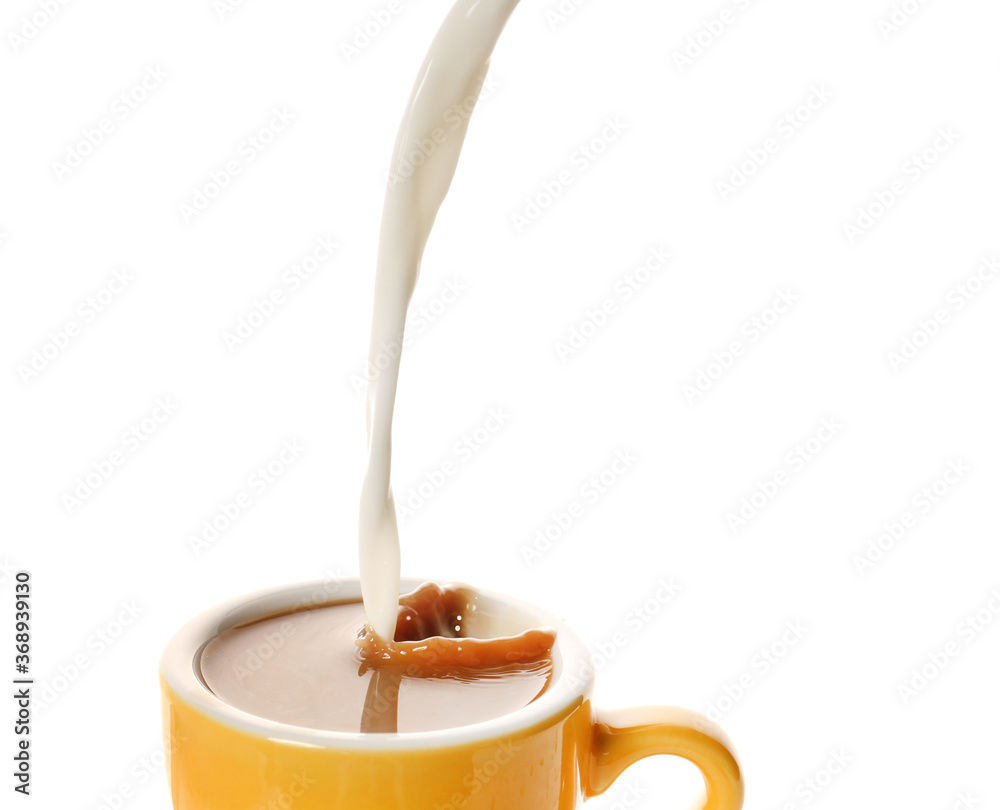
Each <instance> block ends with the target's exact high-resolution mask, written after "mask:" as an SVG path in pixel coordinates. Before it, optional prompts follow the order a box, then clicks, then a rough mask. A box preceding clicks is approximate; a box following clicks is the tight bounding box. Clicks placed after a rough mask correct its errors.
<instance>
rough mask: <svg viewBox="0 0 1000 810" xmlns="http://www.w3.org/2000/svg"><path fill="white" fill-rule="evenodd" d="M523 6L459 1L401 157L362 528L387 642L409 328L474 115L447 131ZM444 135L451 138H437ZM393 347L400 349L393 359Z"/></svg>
mask: <svg viewBox="0 0 1000 810" xmlns="http://www.w3.org/2000/svg"><path fill="white" fill-rule="evenodd" d="M517 3H518V0H458V2H457V3H455V5H454V7H453V8H452V10H451V12H450V13H449V14H448V16H447V18H446V19H445V21H444V24H443V25H442V26H441V29H440V30H439V31H438V34H437V36H436V37H435V38H434V42H433V43H432V44H431V48H430V51H429V52H428V54H427V57H426V58H425V59H424V63H423V65H422V66H421V68H420V73H419V74H418V75H417V81H416V83H415V84H414V86H413V92H412V94H411V95H410V101H409V104H408V105H407V108H406V113H405V114H404V115H403V123H402V125H401V126H400V128H399V134H398V135H397V136H396V145H395V147H394V149H393V158H392V166H391V169H390V172H389V175H390V177H391V178H392V179H391V180H390V182H389V187H388V189H387V190H386V195H385V206H384V208H383V210H382V232H381V237H380V239H379V248H378V266H377V269H376V273H375V307H374V313H373V315H372V337H371V344H370V348H369V352H368V359H369V361H370V363H371V366H370V367H371V368H378V367H379V366H378V365H376V361H377V360H381V361H382V363H383V364H384V361H385V358H388V359H389V363H388V365H385V366H384V368H383V369H382V371H381V373H379V374H378V375H377V376H376V377H375V379H373V380H372V381H371V383H370V384H369V387H368V401H367V422H368V471H367V473H366V475H365V480H364V485H363V486H362V489H361V510H360V519H359V524H358V539H359V544H360V555H361V589H362V593H363V595H364V603H365V612H366V614H367V617H368V623H369V624H370V625H371V627H372V629H373V630H374V631H375V632H376V633H377V634H378V635H380V636H382V638H385V639H390V640H391V639H392V637H393V635H394V633H395V629H396V613H397V610H398V606H399V530H398V528H397V526H396V504H395V502H394V501H393V497H392V487H391V485H390V483H389V478H390V467H391V462H392V413H393V407H394V405H395V400H396V384H397V382H398V380H399V355H400V353H401V347H402V335H403V328H404V325H405V323H406V311H407V308H408V307H409V304H410V298H411V297H412V295H413V288H414V286H415V285H416V283H417V276H418V275H419V274H420V261H421V258H422V257H423V253H424V246H425V245H426V244H427V237H428V236H429V235H430V232H431V228H432V227H433V226H434V219H435V217H436V216H437V212H438V209H439V208H440V207H441V203H442V202H443V201H444V198H445V195H446V194H447V193H448V188H449V187H450V186H451V181H452V178H453V177H454V175H455V168H456V167H457V166H458V157H459V155H460V154H461V152H462V144H463V143H464V142H465V133H466V131H467V129H468V120H469V119H468V117H464V118H463V119H462V123H461V124H460V125H459V126H457V127H455V128H452V123H453V121H454V119H453V118H451V119H448V123H447V125H446V120H445V115H446V113H447V111H448V110H449V109H450V108H452V106H453V105H454V104H456V103H464V102H465V101H466V99H468V98H470V97H472V98H478V94H479V90H480V88H481V87H482V85H483V81H484V80H485V78H486V72H487V71H488V70H489V65H490V55H491V54H492V53H493V48H494V46H495V45H496V42H497V39H498V38H499V37H500V33H501V32H502V31H503V29H504V26H505V25H506V24H507V20H508V19H509V18H510V15H511V13H512V12H513V11H514V8H515V6H517ZM435 130H438V131H440V132H445V133H447V134H446V135H445V136H444V138H441V137H440V136H439V137H438V138H435V137H434V135H435ZM428 144H431V145H432V148H431V147H428ZM418 163H419V164H420V165H417V164H418ZM388 347H400V350H399V351H396V350H391V351H386V349H387V348H388Z"/></svg>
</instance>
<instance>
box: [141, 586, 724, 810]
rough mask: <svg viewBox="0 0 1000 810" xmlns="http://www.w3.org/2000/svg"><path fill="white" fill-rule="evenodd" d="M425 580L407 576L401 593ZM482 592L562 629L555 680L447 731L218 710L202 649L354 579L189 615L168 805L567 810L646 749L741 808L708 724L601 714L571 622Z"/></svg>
mask: <svg viewBox="0 0 1000 810" xmlns="http://www.w3.org/2000/svg"><path fill="white" fill-rule="evenodd" d="M420 582H421V581H420V580H409V581H405V582H404V583H403V589H404V591H410V590H413V589H414V588H415V587H416V586H417V585H419V584H420ZM477 593H478V594H479V598H480V600H481V601H480V604H481V605H482V606H483V608H484V609H486V610H490V611H492V612H493V614H494V615H495V616H496V617H497V621H498V629H499V630H500V631H502V632H512V631H513V632H520V631H521V630H524V629H528V628H530V627H541V626H547V627H553V628H555V629H556V631H557V634H558V635H557V641H556V647H555V651H554V664H555V671H554V675H553V679H552V683H551V685H550V687H549V689H548V690H546V691H545V692H544V693H543V694H542V695H541V696H540V697H539V698H538V699H537V700H535V701H534V702H533V703H531V704H530V705H528V706H526V707H525V708H523V709H520V710H518V711H516V712H512V713H510V714H508V715H505V716H504V717H500V718H497V719H495V720H492V721H489V722H485V723H477V724H475V725H469V726H463V727H460V728H454V729H446V730H442V731H430V732H421V733H406V734H360V733H358V734H350V733H342V732H329V731H315V730H312V729H306V728H300V727H297V726H289V725H284V724H282V723H276V722H272V721H270V720H265V719H263V718H260V717H255V716H253V715H250V714H247V713H246V712H242V711H240V710H238V709H235V708H233V707H232V706H229V705H227V704H225V703H223V702H222V701H221V700H219V699H218V698H217V697H216V696H215V695H214V694H213V693H212V692H211V691H209V689H208V687H207V686H206V685H205V683H204V681H203V680H202V678H201V674H200V654H201V650H202V649H203V648H204V646H205V644H206V643H208V642H209V641H210V640H211V639H212V638H214V637H215V636H217V635H218V634H219V633H221V632H222V631H224V630H227V629H229V628H231V627H237V626H240V625H244V624H247V623H250V622H253V621H256V620H259V619H262V618H266V617H269V616H275V615H280V614H283V613H287V612H290V611H294V610H301V609H304V608H309V607H319V606H321V605H330V604H338V603H345V602H357V601H360V599H361V587H360V584H359V583H358V581H357V580H356V579H338V580H327V581H320V582H312V583H305V584H302V585H292V586H286V587H280V588H274V589H271V590H267V591H262V592H259V593H256V594H251V595H249V596H246V597H242V598H239V599H236V600H233V601H231V602H228V603H226V604H223V605H220V606H218V607H216V608H213V609H211V610H209V611H207V612H206V613H204V614H202V615H201V616H199V617H198V618H196V619H194V620H193V621H191V622H190V623H189V624H187V625H186V626H185V627H184V628H182V629H181V630H180V631H179V632H178V633H177V635H175V636H174V638H173V639H172V640H171V641H170V643H169V645H168V646H167V649H166V650H165V652H164V654H163V659H162V661H161V667H160V681H161V686H162V690H163V721H164V730H165V734H166V745H165V749H166V751H167V759H168V774H169V778H170V787H171V792H172V794H173V802H174V808H175V810H487V808H490V810H571V808H575V807H578V806H579V805H581V804H582V803H583V802H584V801H585V800H586V799H588V798H589V797H591V796H596V795H598V794H600V793H603V792H604V791H605V790H607V788H608V787H609V786H610V785H611V784H612V782H614V781H615V779H617V778H618V776H619V775H620V774H621V773H622V772H623V771H624V770H625V768H627V767H628V766H629V765H631V764H632V763H633V762H635V761H637V760H639V759H642V758H643V757H648V756H652V755H654V754H673V755H675V756H680V757H683V758H685V759H688V760H690V761H691V762H693V763H694V764H695V765H697V766H698V768H699V769H700V770H701V772H702V774H703V775H704V778H705V788H706V792H705V797H704V799H703V801H702V803H701V805H700V806H701V807H703V808H704V810H740V808H741V807H742V805H743V778H742V775H741V772H740V766H739V762H738V760H737V757H736V753H735V751H734V750H733V746H732V743H731V742H730V741H729V739H728V737H727V736H726V734H725V732H723V731H722V729H721V728H719V727H718V726H717V725H716V724H715V723H713V722H711V721H710V720H708V719H707V718H705V717H703V716H701V715H699V714H695V713H694V712H690V711H687V710H685V709H676V708H666V707H648V708H637V709H629V710H625V711H615V712H601V711H596V710H595V709H594V707H593V706H592V704H591V701H590V695H591V691H592V688H593V680H594V665H593V662H592V660H591V657H590V654H589V653H588V651H587V648H586V646H585V645H584V643H583V642H582V641H581V639H580V638H579V637H578V636H577V635H576V634H575V633H574V632H573V631H572V630H571V629H570V628H569V627H567V626H566V624H565V622H562V621H560V620H559V619H557V618H555V617H554V616H551V615H550V614H547V613H545V612H544V611H541V610H538V609H537V608H534V607H532V606H530V605H527V604H524V603H522V602H519V601H517V600H514V599H509V598H507V597H504V596H500V595H498V594H494V593H490V592H487V591H477Z"/></svg>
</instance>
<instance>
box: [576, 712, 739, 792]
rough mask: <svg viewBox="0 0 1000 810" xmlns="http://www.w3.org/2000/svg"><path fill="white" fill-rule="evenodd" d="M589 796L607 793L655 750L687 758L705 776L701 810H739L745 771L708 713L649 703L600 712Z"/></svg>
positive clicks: (724, 734) (657, 752)
mask: <svg viewBox="0 0 1000 810" xmlns="http://www.w3.org/2000/svg"><path fill="white" fill-rule="evenodd" d="M590 750H591V754H590V771H589V774H588V777H587V784H586V785H585V786H584V796H585V798H588V799H589V798H590V797H591V796H597V795H600V794H601V793H603V792H604V791H606V790H607V789H608V788H609V787H610V786H611V783H612V782H614V781H615V780H616V779H617V778H618V777H619V776H621V774H622V772H623V771H624V770H625V769H626V768H627V767H628V766H629V765H631V764H633V763H634V762H637V761H639V760H640V759H644V758H645V757H649V756H653V755H655V754H671V755H673V756H678V757H683V758H684V759H686V760H689V761H690V762H693V763H694V764H695V765H697V766H698V769H699V770H700V771H701V774H702V776H703V777H704V779H705V794H706V795H705V802H704V804H702V805H701V808H702V810H740V808H742V807H743V793H744V785H743V774H742V771H741V769H740V763H739V759H738V758H737V756H736V751H735V749H734V748H733V744H732V741H731V740H730V739H729V737H728V736H727V735H726V732H724V731H723V730H722V728H721V727H720V726H719V725H717V724H716V723H713V722H712V721H711V720H709V719H708V718H707V717H705V716H703V715H700V714H698V713H697V712H692V711H689V710H688V709H679V708H675V707H671V706H650V707H645V708H637V709H618V710H615V711H603V712H598V713H597V717H596V718H595V721H594V727H593V735H592V740H591V749H590Z"/></svg>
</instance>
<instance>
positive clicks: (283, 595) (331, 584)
mask: <svg viewBox="0 0 1000 810" xmlns="http://www.w3.org/2000/svg"><path fill="white" fill-rule="evenodd" d="M428 581H434V580H426V579H415V578H406V579H403V580H402V581H401V583H400V593H409V592H410V591H412V590H414V589H415V588H417V587H418V586H419V585H421V584H422V583H424V582H428ZM473 590H475V592H476V593H477V595H478V596H479V597H480V598H484V599H487V600H493V601H495V602H496V603H498V604H502V605H503V606H505V607H508V606H509V607H512V608H514V609H517V610H520V611H523V612H524V613H526V614H530V615H531V617H532V620H533V621H535V620H537V624H535V626H536V627H548V628H551V629H554V630H555V631H556V643H555V647H554V649H553V663H554V668H553V675H552V681H551V683H550V685H549V688H548V689H546V690H545V692H544V693H543V694H542V695H541V696H540V697H538V698H537V699H536V700H535V701H533V702H532V703H529V704H528V705H527V706H525V707H524V708H522V709H518V710H517V711H514V712H511V713H509V714H506V715H503V716H502V717H498V718H495V719H493V720H488V721H485V722H481V723H474V724H471V725H467V726H459V727H457V728H449V729H440V730H436V731H418V732H405V733H400V734H362V733H360V732H357V733H351V732H343V731H322V730H319V729H310V728H304V727H302V726H293V725H289V724H287V723H279V722H277V721H274V720H268V719H266V718H263V717H257V716H256V715H253V714H250V713H248V712H245V711H242V710H241V709H237V708H235V707H234V706H230V705H229V704H228V703H225V702H223V701H222V700H220V699H219V698H218V697H217V696H216V695H215V694H214V693H213V692H212V691H211V690H210V689H209V688H208V686H207V685H206V684H205V683H204V681H203V680H202V678H201V674H200V671H199V667H198V666H197V661H198V658H199V656H200V653H201V650H202V649H203V648H204V646H205V645H206V644H207V643H208V642H209V641H211V640H212V639H213V638H215V637H216V636H217V635H219V634H220V633H221V632H223V631H224V630H227V629H229V628H231V627H236V626H239V625H242V624H246V623H247V622H250V621H255V620H258V619H262V618H265V617H268V616H276V615H280V614H282V613H287V612H289V611H291V610H294V609H302V608H309V607H319V606H320V605H334V604H342V603H347V602H357V601H360V599H361V583H360V581H359V580H358V579H357V578H356V577H336V578H331V579H323V580H313V581H310V582H300V583H295V584H291V585H279V586H277V587H273V588H268V589H265V590H261V591H256V592H254V593H250V594H246V595H244V596H240V597H237V598H235V599H231V600H229V601H227V602H223V603H222V604H219V605H216V606H215V607H212V608H209V609H208V610H206V611H204V612H203V613H202V614H200V615H199V616H197V617H195V618H194V619H192V620H191V621H189V622H188V623H187V624H185V625H184V626H183V627H182V628H181V629H180V630H178V631H177V633H176V634H175V635H174V636H173V638H171V640H170V641H169V642H168V644H167V646H166V648H165V649H164V651H163V656H162V658H161V660H160V673H161V676H162V677H163V680H164V682H165V684H166V685H167V686H168V687H169V688H170V689H171V690H172V691H173V692H174V693H175V694H176V695H177V697H178V698H179V699H180V700H181V701H183V702H184V703H186V704H188V705H189V706H192V707H194V708H195V709H196V710H198V711H200V712H202V713H203V714H205V715H208V716H209V717H211V718H212V719H214V720H216V721H218V722H220V723H223V724H225V725H227V726H230V727H232V728H235V729H238V730H239V731H242V732H244V733H247V734H250V735H253V736H255V737H265V738H268V739H271V740H274V741H276V742H287V743H291V744H295V745H305V746H311V747H316V748H332V749H350V750H368V751H371V750H406V749H414V748H433V747H440V746H444V745H456V744H463V743H473V742H477V741H482V740H493V739H502V738H506V737H509V736H513V735H515V734H517V733H518V732H523V731H525V730H527V729H531V728H534V727H538V726H541V725H544V724H545V723H546V722H551V721H552V720H553V719H554V718H559V717H562V716H564V715H566V714H568V713H569V712H570V711H571V710H573V709H574V708H575V707H577V706H579V705H580V704H582V703H583V702H584V701H585V700H586V699H587V698H588V697H589V696H590V694H591V692H592V689H593V681H594V672H595V670H594V664H593V661H592V659H591V656H590V652H589V651H588V649H587V646H586V644H584V642H583V640H582V639H581V638H580V637H579V636H578V635H577V634H576V633H575V632H574V631H573V630H572V629H571V628H570V627H569V625H568V624H567V623H566V622H565V621H564V620H562V619H559V618H557V617H556V616H554V615H552V614H550V613H548V612H546V611H544V610H541V609H540V608H538V607H535V606H534V605H531V604H529V603H527V602H524V601H522V600H519V599H514V598H512V597H509V596H506V595H503V594H499V593H495V592H493V591H488V590H484V589H481V588H474V589H473Z"/></svg>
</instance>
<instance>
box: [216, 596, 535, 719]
mask: <svg viewBox="0 0 1000 810" xmlns="http://www.w3.org/2000/svg"><path fill="white" fill-rule="evenodd" d="M468 608H469V600H468V599H467V594H466V593H465V592H464V591H462V590H460V589H450V588H449V589H441V588H440V587H438V586H425V587H424V588H422V589H420V590H418V591H417V592H416V593H415V594H412V595H410V596H409V597H404V598H403V599H402V600H401V601H400V613H399V620H398V623H397V632H396V638H395V639H394V640H393V641H392V642H385V641H384V640H382V639H378V638H377V637H375V636H374V635H373V634H372V633H371V632H370V631H368V630H367V628H366V623H365V611H364V606H363V605H362V604H361V603H360V602H357V603H350V604H345V605H333V606H326V607H319V608H313V609H309V610H303V611H298V612H295V613H287V614H284V615H281V616H275V617H271V618H268V619H264V620H261V621H258V622H254V623H252V624H248V625H244V626H241V627H236V628H233V629H230V630H227V631H225V632H223V633H222V634H221V635H219V636H217V637H216V638H215V639H213V640H212V641H211V642H209V643H208V645H206V647H205V649H204V650H203V651H202V655H201V672H202V677H203V678H204V680H205V683H206V684H207V685H208V687H209V688H210V689H211V690H212V692H214V693H215V695H216V696H217V697H219V698H220V699H221V700H222V701H224V702H225V703H228V704H230V705H231V706H234V707H235V708H237V709H241V710H243V711H246V712H248V713H250V714H253V715H256V716H258V717H264V718H267V719H269V720H274V721H277V722H281V723H288V724H290V725H295V726H301V727H304V728H312V729H321V730H328V731H348V732H358V731H365V732H400V733H405V732H413V731H433V730H437V729H444V728H455V727H458V726H465V725H470V724H472V723H479V722H483V721H486V720H491V719H493V718H496V717H502V716H503V715H506V714H509V713H511V712H513V711H516V710H517V709H521V708H523V707H524V706H527V705H528V704H529V703H531V702H532V701H533V700H535V699H536V698H537V697H538V696H539V695H541V693H542V692H544V691H545V689H546V687H547V685H548V683H549V679H550V677H551V674H552V657H551V651H552V644H553V641H554V637H553V635H552V634H551V633H548V632H546V631H538V630H532V631H528V632H526V633H522V634H521V635H519V636H515V637H512V638H500V639H469V638H465V637H464V636H463V635H462V633H463V621H464V619H465V615H466V614H465V613H463V611H467V610H468Z"/></svg>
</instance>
